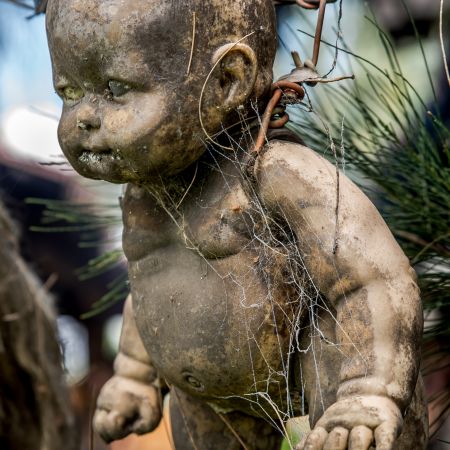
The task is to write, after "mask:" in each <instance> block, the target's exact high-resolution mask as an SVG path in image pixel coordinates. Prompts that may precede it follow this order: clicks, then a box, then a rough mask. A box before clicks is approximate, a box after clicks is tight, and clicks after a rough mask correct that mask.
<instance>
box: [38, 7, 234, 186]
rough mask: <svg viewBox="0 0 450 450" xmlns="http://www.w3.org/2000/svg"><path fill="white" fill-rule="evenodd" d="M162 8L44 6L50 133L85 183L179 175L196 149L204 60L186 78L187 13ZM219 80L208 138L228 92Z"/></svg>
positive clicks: (211, 96) (208, 98) (208, 101)
mask: <svg viewBox="0 0 450 450" xmlns="http://www.w3.org/2000/svg"><path fill="white" fill-rule="evenodd" d="M168 4H170V5H171V4H172V2H161V1H158V0H146V1H139V0H128V1H127V2H124V1H123V0H110V1H107V2H106V1H102V0H73V1H70V2H68V1H54V2H50V6H49V9H48V12H47V16H48V17H47V31H48V38H49V46H50V51H51V55H52V64H53V73H54V84H55V88H56V90H57V92H58V94H59V95H60V96H61V98H62V99H63V102H64V107H63V112H62V116H61V120H60V123H59V128H58V137H59V141H60V144H61V147H62V149H63V151H64V153H65V155H66V157H67V158H68V160H69V162H70V163H71V164H72V166H73V167H74V168H75V169H76V170H77V171H78V172H79V173H80V174H82V175H84V176H86V177H89V178H101V179H104V180H107V181H111V182H114V183H123V182H136V183H145V182H146V181H149V180H151V178H152V177H155V176H164V175H170V174H174V173H177V172H179V171H180V170H183V169H184V168H186V167H187V166H188V165H189V164H191V163H192V162H193V161H195V160H196V159H197V158H198V157H199V156H200V155H201V153H202V152H203V151H204V144H203V142H204V140H205V135H204V133H203V131H202V129H201V127H200V124H199V120H198V102H199V97H200V91H201V88H202V85H203V82H204V79H205V73H207V71H208V70H209V68H210V67H211V57H210V56H209V57H208V60H207V61H205V62H204V64H203V65H204V66H205V68H206V66H207V67H208V70H206V69H205V70H199V69H198V67H202V66H201V65H200V66H199V65H198V64H197V66H196V67H197V69H195V70H194V71H192V72H191V73H189V75H187V74H186V72H187V66H188V60H189V57H190V46H191V35H192V21H191V17H186V15H183V14H178V15H176V14H173V11H172V10H173V9H174V8H175V7H174V6H173V5H171V6H168ZM175 9H176V8H175ZM205 59H206V58H205ZM201 72H202V73H201ZM228 78H229V77H228ZM219 81H220V80H218V81H217V83H216V85H217V89H219V90H220V89H222V90H221V91H220V92H219V91H217V89H216V88H215V87H214V86H216V85H214V82H213V83H212V87H208V90H207V92H206V93H205V96H204V98H205V102H204V103H205V108H208V109H206V110H204V111H203V114H204V117H205V118H204V121H205V125H206V127H208V129H209V131H210V132H214V128H219V127H220V124H221V122H222V119H223V118H224V114H225V112H224V113H223V114H222V109H221V107H220V106H217V105H220V103H221V102H223V101H225V100H226V99H225V97H226V96H227V95H230V92H234V91H233V90H232V89H231V90H230V89H229V88H226V86H225V87H224V85H223V83H219ZM224 89H226V92H225V90H224ZM224 96H225V97H224ZM214 102H216V103H217V104H216V105H215V104H214ZM228 109H229V108H228ZM225 110H226V108H224V109H223V111H225Z"/></svg>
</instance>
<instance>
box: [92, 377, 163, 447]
mask: <svg viewBox="0 0 450 450" xmlns="http://www.w3.org/2000/svg"><path fill="white" fill-rule="evenodd" d="M159 403H160V402H159V394H158V391H157V389H156V388H155V387H154V386H152V385H148V384H145V383H142V382H139V381H135V380H132V379H130V378H125V377H121V376H118V375H116V376H114V377H112V378H111V379H110V380H109V381H108V382H107V383H106V384H105V385H104V386H103V388H102V390H101V392H100V395H99V396H98V399H97V410H96V411H95V416H94V428H95V430H96V431H97V432H98V433H99V434H100V436H101V437H102V438H103V439H104V440H105V441H106V442H111V441H114V440H116V439H122V438H124V437H126V436H128V435H129V434H131V433H136V434H145V433H149V432H150V431H152V430H154V429H155V428H156V426H157V425H158V424H159V422H160V420H161V409H160V404H159Z"/></svg>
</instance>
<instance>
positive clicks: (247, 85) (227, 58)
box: [213, 43, 258, 109]
mask: <svg viewBox="0 0 450 450" xmlns="http://www.w3.org/2000/svg"><path fill="white" fill-rule="evenodd" d="M213 64H217V69H216V71H215V74H216V77H218V80H217V81H218V89H219V90H220V93H221V98H222V106H223V107H224V108H225V109H234V108H237V107H238V106H239V105H242V104H243V103H244V102H245V101H246V100H247V99H248V98H249V97H250V95H251V94H252V92H253V90H254V88H255V83H256V76H257V68H258V62H257V59H256V54H255V52H254V51H253V49H252V48H251V47H249V46H248V45H246V44H242V43H238V44H225V45H223V46H222V47H220V48H219V49H217V51H216V52H215V53H214V56H213Z"/></svg>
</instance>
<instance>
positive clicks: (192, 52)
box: [186, 11, 195, 76]
mask: <svg viewBox="0 0 450 450" xmlns="http://www.w3.org/2000/svg"><path fill="white" fill-rule="evenodd" d="M194 45H195V11H194V12H193V13H192V41H191V54H190V55H189V62H188V68H187V71H186V76H189V73H190V71H191V64H192V57H193V55H194Z"/></svg>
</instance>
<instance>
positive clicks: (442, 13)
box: [439, 0, 450, 86]
mask: <svg viewBox="0 0 450 450" xmlns="http://www.w3.org/2000/svg"><path fill="white" fill-rule="evenodd" d="M443 15H444V0H441V8H440V11H439V40H440V42H441V51H442V60H443V61H444V69H445V74H446V75H447V83H448V85H449V86H450V73H449V70H448V63H447V55H446V54H445V45H444V32H443V26H442V17H443Z"/></svg>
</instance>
